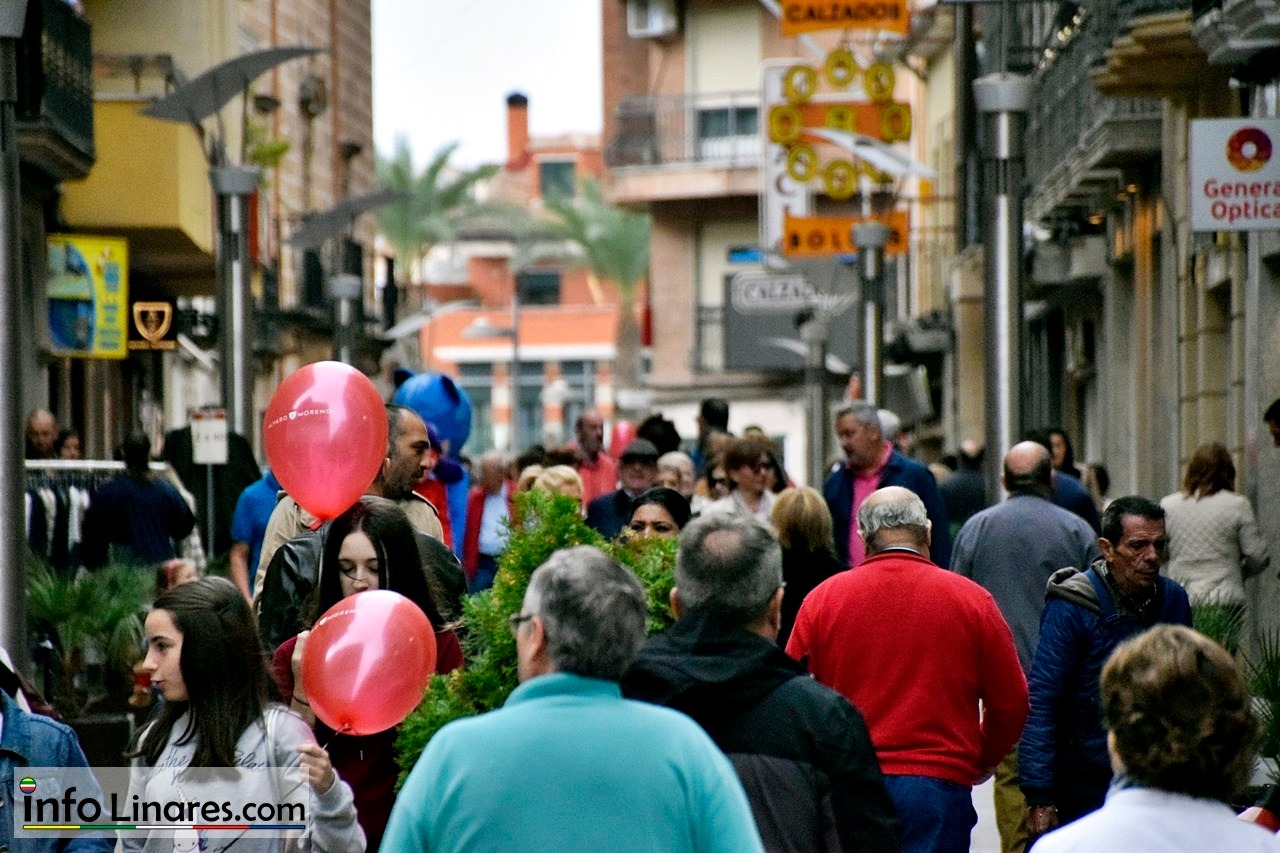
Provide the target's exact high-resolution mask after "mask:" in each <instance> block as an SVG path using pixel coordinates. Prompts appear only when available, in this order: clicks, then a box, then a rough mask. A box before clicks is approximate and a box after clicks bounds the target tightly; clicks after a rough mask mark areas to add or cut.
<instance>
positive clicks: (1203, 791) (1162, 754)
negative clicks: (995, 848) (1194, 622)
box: [1035, 625, 1280, 853]
mask: <svg viewBox="0 0 1280 853" xmlns="http://www.w3.org/2000/svg"><path fill="white" fill-rule="evenodd" d="M1102 714H1103V719H1104V721H1105V722H1106V726H1107V731H1108V737H1107V747H1108V750H1109V751H1110V753H1111V764H1112V767H1113V768H1114V770H1115V773H1116V780H1115V781H1114V782H1113V783H1112V786H1111V790H1110V791H1109V792H1108V793H1107V801H1106V804H1105V805H1104V806H1103V807H1102V808H1101V809H1100V810H1098V811H1096V812H1094V813H1093V814H1090V815H1087V816H1086V817H1083V818H1081V819H1080V820H1078V821H1076V822H1074V823H1071V824H1068V825H1067V826H1065V827H1063V828H1062V829H1059V830H1058V831H1056V832H1053V833H1050V834H1049V835H1046V836H1045V837H1044V838H1042V839H1040V840H1039V841H1037V842H1036V846H1035V850H1036V853H1064V851H1085V850H1090V851H1092V850H1142V851H1178V850H1185V851H1203V850H1231V851H1233V853H1249V851H1263V850H1268V851H1275V850H1277V849H1280V841H1278V840H1277V839H1276V837H1275V836H1274V835H1272V834H1271V833H1269V832H1267V831H1266V830H1264V829H1262V828H1261V827H1259V826H1257V825H1255V824H1252V823H1247V822H1244V821H1240V820H1237V819H1236V815H1235V812H1234V811H1233V810H1232V809H1231V808H1230V807H1229V806H1228V805H1227V803H1228V802H1229V801H1230V799H1229V798H1230V797H1232V796H1233V795H1234V794H1236V793H1238V792H1239V791H1240V790H1241V789H1242V788H1243V787H1244V785H1245V783H1246V781H1247V780H1248V778H1249V773H1250V770H1251V769H1252V767H1253V762H1254V758H1255V757H1256V756H1257V754H1258V744H1259V734H1258V732H1259V728H1258V720H1257V718H1256V717H1255V716H1254V711H1253V705H1252V703H1251V701H1250V698H1249V693H1248V690H1247V689H1246V687H1245V681H1244V677H1243V676H1242V675H1241V674H1240V670H1239V669H1238V668H1237V666H1236V664H1235V661H1234V660H1233V659H1232V657H1231V655H1230V654H1228V653H1227V651H1226V650H1225V649H1223V648H1222V647H1221V646H1219V645H1218V644H1217V643H1215V642H1213V641H1212V640H1210V639H1209V638H1207V637H1205V636H1204V635H1202V634H1198V633H1196V632H1195V631H1192V630H1191V629H1190V628H1186V627H1183V626H1181V625H1158V626H1156V627H1154V628H1152V629H1151V630H1149V631H1147V632H1145V633H1143V634H1139V635H1138V636H1136V637H1134V638H1132V639H1130V640H1128V641H1126V642H1125V643H1123V644H1121V645H1120V646H1119V647H1118V648H1117V649H1116V650H1115V652H1114V653H1113V654H1112V655H1111V658H1110V660H1108V661H1107V665H1106V666H1105V667H1104V668H1103V670H1102Z"/></svg>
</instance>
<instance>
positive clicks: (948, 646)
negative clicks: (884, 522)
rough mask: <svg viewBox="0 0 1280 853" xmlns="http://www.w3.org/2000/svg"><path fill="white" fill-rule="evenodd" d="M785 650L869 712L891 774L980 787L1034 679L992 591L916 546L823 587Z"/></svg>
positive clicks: (1014, 737)
mask: <svg viewBox="0 0 1280 853" xmlns="http://www.w3.org/2000/svg"><path fill="white" fill-rule="evenodd" d="M787 654H789V655H791V656H792V657H794V658H796V659H797V660H801V659H804V660H806V662H807V665H808V667H809V671H810V672H811V673H813V675H814V677H815V678H817V679H818V681H820V682H822V683H823V684H826V685H827V686H828V687H834V688H835V689H836V690H839V691H840V692H841V693H843V694H844V695H845V696H846V697H847V698H848V699H849V701H850V702H852V703H853V704H854V705H855V706H856V707H857V708H858V710H859V711H861V712H862V715H863V717H865V718H866V721H867V728H868V729H869V730H870V732H871V742H872V744H874V746H875V748H876V755H877V757H878V758H879V759H880V767H881V769H882V770H883V771H884V772H885V773H886V774H905V775H909V776H930V777H933V778H937V779H945V780H948V781H951V782H956V783H957V784H961V785H969V784H972V783H973V781H974V780H975V779H976V778H977V777H978V776H979V774H981V773H984V772H986V771H988V770H991V769H992V768H994V767H995V766H996V764H998V763H999V762H1000V760H1001V759H1002V758H1004V756H1005V754H1006V753H1007V752H1008V751H1009V748H1010V747H1012V746H1013V745H1014V744H1015V743H1017V741H1018V736H1019V735H1021V734H1022V725H1023V723H1024V722H1025V721H1026V719H1027V712H1028V710H1029V704H1028V701H1027V680H1026V678H1025V677H1024V676H1023V674H1022V665H1021V664H1020V663H1019V662H1018V653H1017V651H1016V650H1015V649H1014V645H1013V635H1012V634H1011V633H1010V632H1009V626H1008V624H1006V623H1005V621H1004V617H1003V616H1001V615H1000V610H999V608H998V607H996V603H995V600H994V599H993V598H992V597H991V594H990V593H988V592H987V591H986V590H985V589H983V588H982V587H980V586H978V585H977V584H976V583H974V582H973V581H971V580H969V579H968V578H962V577H960V576H959V575H957V574H953V573H952V572H948V571H946V570H944V569H940V568H938V567H937V566H936V565H934V564H933V563H931V562H929V561H928V560H926V559H925V558H924V557H922V556H920V555H919V554H916V553H914V552H911V551H905V550H889V551H882V552H881V553H879V554H876V555H875V556H873V557H869V558H867V559H866V560H865V561H864V562H863V563H862V565H860V566H858V567H857V568H856V569H850V570H849V571H846V572H840V573H839V574H837V575H835V576H834V577H831V578H828V579H827V580H826V581H823V582H822V583H821V584H819V585H818V587H817V588H816V589H814V590H813V592H811V593H809V595H808V596H807V597H806V598H805V600H804V603H803V604H801V605H800V612H799V614H798V615H797V616H796V625H795V628H794V630H793V631H792V632H791V639H790V640H789V641H788V642H787ZM979 702H981V703H982V706H983V709H984V713H983V715H982V717H981V718H979V716H978V704H979Z"/></svg>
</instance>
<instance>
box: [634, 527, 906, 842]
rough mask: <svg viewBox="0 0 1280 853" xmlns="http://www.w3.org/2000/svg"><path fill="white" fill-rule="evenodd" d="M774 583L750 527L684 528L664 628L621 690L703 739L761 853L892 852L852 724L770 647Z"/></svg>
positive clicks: (769, 556)
mask: <svg viewBox="0 0 1280 853" xmlns="http://www.w3.org/2000/svg"><path fill="white" fill-rule="evenodd" d="M782 586H783V584H782V549H781V548H780V547H779V546H778V543H777V542H776V541H775V540H774V538H773V537H772V536H770V535H769V533H768V531H767V530H765V529H764V528H763V527H761V526H760V525H759V524H756V523H755V522H753V521H750V520H749V519H746V518H743V517H741V516H735V515H723V514H716V515H711V516H707V517H705V518H701V519H698V520H697V521H694V522H691V523H690V524H689V525H688V526H687V527H686V528H685V530H684V532H683V533H682V534H681V536H680V550H679V552H678V554H677V557H676V587H675V589H673V590H672V591H671V609H672V610H673V611H674V612H675V614H676V616H677V620H676V623H675V625H673V626H672V627H671V628H670V629H669V630H667V631H666V632H665V633H663V634H660V635H658V636H656V637H653V638H651V639H650V640H649V642H648V643H646V644H645V647H644V648H643V649H642V650H641V651H640V656H639V657H638V658H637V659H636V662H635V663H634V664H633V665H632V666H631V669H630V670H628V672H627V674H626V676H624V677H623V679H622V690H623V693H624V694H625V695H627V696H630V697H632V698H635V699H644V700H646V701H649V702H656V703H659V704H662V705H666V706H667V707H669V708H674V709H676V710H677V711H682V712H684V713H686V714H688V715H689V716H690V717H692V718H693V719H694V720H695V721H697V723H698V724H699V725H701V726H702V727H703V728H704V729H705V730H706V732H707V734H709V735H711V739H712V740H714V741H715V742H716V745H717V746H719V747H720V748H721V749H722V750H724V752H725V754H727V755H728V756H729V759H730V760H731V761H732V762H733V765H734V767H735V768H736V769H737V770H738V775H739V777H740V778H741V779H742V783H743V785H744V786H745V787H746V790H747V799H749V800H750V801H751V807H752V810H753V811H754V812H755V816H756V825H757V826H758V827H759V829H760V835H761V837H762V838H764V841H765V847H766V848H767V849H769V850H823V849H828V850H897V849H898V833H897V826H896V824H895V822H894V815H893V804H892V803H891V802H890V801H889V795H888V793H887V792H886V791H885V787H884V779H883V777H882V776H881V775H880V765H879V764H878V763H877V762H876V755H875V751H874V750H873V749H872V747H871V740H870V738H869V737H868V735H867V727H866V724H865V723H864V722H863V720H862V715H861V714H859V713H858V711H857V709H856V708H854V707H853V705H851V704H850V703H849V701H848V700H847V699H845V698H844V697H843V696H841V695H840V694H839V693H837V692H836V691H834V690H832V689H830V688H828V687H824V686H823V685H821V684H819V683H818V682H816V681H814V680H813V679H811V678H809V677H808V676H807V674H806V673H805V669H804V667H803V666H801V665H800V664H798V663H796V662H795V661H794V660H792V659H791V658H789V657H787V656H786V654H784V653H783V652H782V650H781V649H779V648H778V647H777V645H775V643H776V640H777V636H778V626H779V624H780V622H781V618H782V609H781V608H782V594H783V590H782ZM832 832H833V835H830V836H828V835H826V833H832ZM832 842H834V843H832Z"/></svg>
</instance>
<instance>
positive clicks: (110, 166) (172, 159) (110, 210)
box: [62, 101, 214, 254]
mask: <svg viewBox="0 0 1280 853" xmlns="http://www.w3.org/2000/svg"><path fill="white" fill-rule="evenodd" d="M145 106H146V102H142V101H98V102H97V103H95V104H94V122H95V127H96V133H95V136H96V138H97V148H98V162H97V164H96V165H95V166H94V168H93V171H92V172H90V173H89V177H87V178H85V179H84V180H83V181H74V182H68V183H66V184H65V185H64V189H65V196H64V198H63V203H62V204H63V211H64V213H65V215H66V217H67V220H68V221H69V222H73V223H75V224H76V226H77V227H94V226H97V227H109V228H153V229H172V228H177V229H180V230H181V231H183V232H185V233H186V235H187V236H188V237H189V238H190V239H191V241H192V242H193V243H195V244H196V245H197V246H198V247H200V249H202V250H203V251H205V252H208V253H210V254H212V253H213V239H214V223H213V201H212V193H211V190H210V188H209V175H208V167H207V166H206V165H205V160H204V156H203V155H202V153H201V151H200V144H199V142H198V141H197V139H196V134H195V131H194V130H192V129H191V128H190V127H188V126H186V125H181V124H174V123H172V122H165V121H157V120H156V119H152V118H147V117H146V116H142V115H139V111H140V110H141V109H142V108H143V107H145Z"/></svg>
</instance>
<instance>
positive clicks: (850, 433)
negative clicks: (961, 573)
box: [822, 401, 951, 569]
mask: <svg viewBox="0 0 1280 853" xmlns="http://www.w3.org/2000/svg"><path fill="white" fill-rule="evenodd" d="M835 426H836V438H838V439H839V441H840V449H841V450H843V451H844V453H845V456H846V457H848V461H847V462H846V463H845V464H844V465H841V466H840V467H839V468H837V469H836V470H834V471H832V472H831V473H830V474H829V475H828V476H827V481H826V483H824V484H823V487H822V496H823V497H824V498H826V499H827V507H828V508H829V509H830V510H831V522H832V528H833V530H834V532H835V540H836V541H835V546H836V556H837V557H838V558H840V560H842V561H843V562H844V563H845V565H847V566H851V567H852V566H856V565H858V564H859V563H861V562H862V560H863V558H864V557H865V556H866V553H865V549H864V546H863V543H862V537H861V536H859V535H858V524H857V520H858V507H860V506H862V502H863V501H864V500H866V499H867V495H869V494H871V493H872V492H874V491H875V490H876V489H883V488H885V487H886V486H902V487H903V488H906V489H910V490H911V491H912V492H914V493H915V494H916V495H917V496H918V497H919V498H920V500H922V501H923V502H924V508H925V512H927V513H928V515H929V521H930V522H931V523H932V525H933V538H932V540H931V542H930V544H929V553H928V554H927V556H928V557H929V559H931V560H933V562H934V563H936V564H937V565H939V566H942V567H943V568H944V569H945V568H947V567H948V566H950V564H951V527H950V524H949V522H948V520H947V507H946V504H945V503H943V501H942V494H941V493H940V492H939V491H938V483H937V481H936V480H934V479H933V475H932V474H931V473H929V469H928V468H926V467H924V466H923V465H921V464H920V463H919V462H917V461H915V460H914V459H911V458H909V457H907V456H904V455H903V454H902V453H901V452H900V451H898V450H895V449H894V447H893V445H892V444H891V443H890V442H889V441H887V440H885V437H884V430H883V428H882V427H881V426H880V414H879V412H878V410H877V409H876V407H875V406H873V405H871V404H870V403H867V402H865V401H857V402H854V403H850V404H848V405H847V406H844V407H843V408H841V409H840V411H838V412H837V413H836V424H835Z"/></svg>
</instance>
